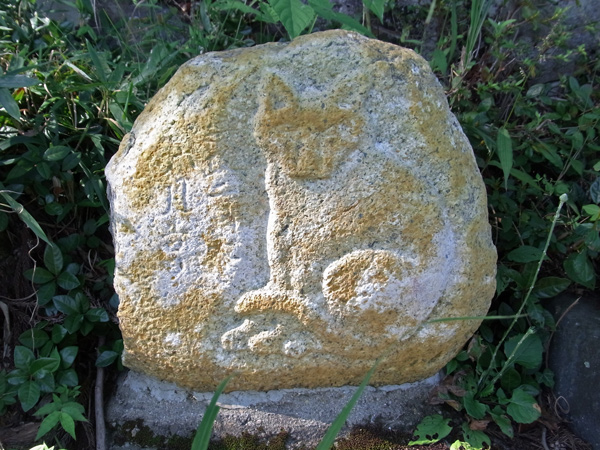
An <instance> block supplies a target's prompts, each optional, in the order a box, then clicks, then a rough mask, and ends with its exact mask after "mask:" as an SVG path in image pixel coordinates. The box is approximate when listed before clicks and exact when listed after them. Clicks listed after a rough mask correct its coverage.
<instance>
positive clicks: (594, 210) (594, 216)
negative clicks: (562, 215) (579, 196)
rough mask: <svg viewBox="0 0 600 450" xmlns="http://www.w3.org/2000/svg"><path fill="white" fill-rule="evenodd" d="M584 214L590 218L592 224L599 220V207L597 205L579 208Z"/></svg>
mask: <svg viewBox="0 0 600 450" xmlns="http://www.w3.org/2000/svg"><path fill="white" fill-rule="evenodd" d="M581 209H583V210H584V211H585V213H586V214H587V215H588V216H590V220H591V221H592V222H596V221H597V220H599V219H600V206H598V205H583V206H582V207H581Z"/></svg>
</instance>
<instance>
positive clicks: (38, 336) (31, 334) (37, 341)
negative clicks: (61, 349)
mask: <svg viewBox="0 0 600 450" xmlns="http://www.w3.org/2000/svg"><path fill="white" fill-rule="evenodd" d="M49 340H50V338H49V337H48V333H46V332H45V331H44V330H40V329H38V328H31V329H29V330H26V331H24V332H23V333H22V334H21V335H20V336H19V342H20V343H21V344H23V345H25V346H26V347H29V348H30V349H35V348H40V347H42V346H43V345H44V344H45V343H46V342H48V341H49Z"/></svg>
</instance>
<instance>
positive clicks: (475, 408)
mask: <svg viewBox="0 0 600 450" xmlns="http://www.w3.org/2000/svg"><path fill="white" fill-rule="evenodd" d="M463 402H464V405H465V410H466V411H467V414H468V415H470V416H471V417H473V418H474V419H483V417H484V416H485V413H486V412H487V408H486V406H485V405H484V404H483V403H481V402H479V401H477V400H475V397H474V394H473V392H469V393H467V395H465V396H464V399H463Z"/></svg>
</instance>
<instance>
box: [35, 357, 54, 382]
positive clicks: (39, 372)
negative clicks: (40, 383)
mask: <svg viewBox="0 0 600 450" xmlns="http://www.w3.org/2000/svg"><path fill="white" fill-rule="evenodd" d="M59 366H60V360H58V361H57V360H56V359H54V358H38V359H36V360H35V361H34V362H32V363H31V366H29V373H30V375H32V376H37V377H38V378H42V377H43V376H45V375H46V374H47V373H52V372H56V369H58V367H59Z"/></svg>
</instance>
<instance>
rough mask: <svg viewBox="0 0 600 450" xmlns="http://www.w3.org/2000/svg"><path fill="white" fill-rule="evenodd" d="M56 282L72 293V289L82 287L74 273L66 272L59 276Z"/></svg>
mask: <svg viewBox="0 0 600 450" xmlns="http://www.w3.org/2000/svg"><path fill="white" fill-rule="evenodd" d="M56 282H57V283H58V285H59V286H60V287H61V288H63V289H64V290H65V291H70V290H71V289H75V288H76V287H79V285H80V283H79V280H78V279H77V277H76V276H75V275H73V274H72V273H69V272H66V271H65V272H63V273H61V274H60V275H59V276H58V278H57V279H56Z"/></svg>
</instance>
